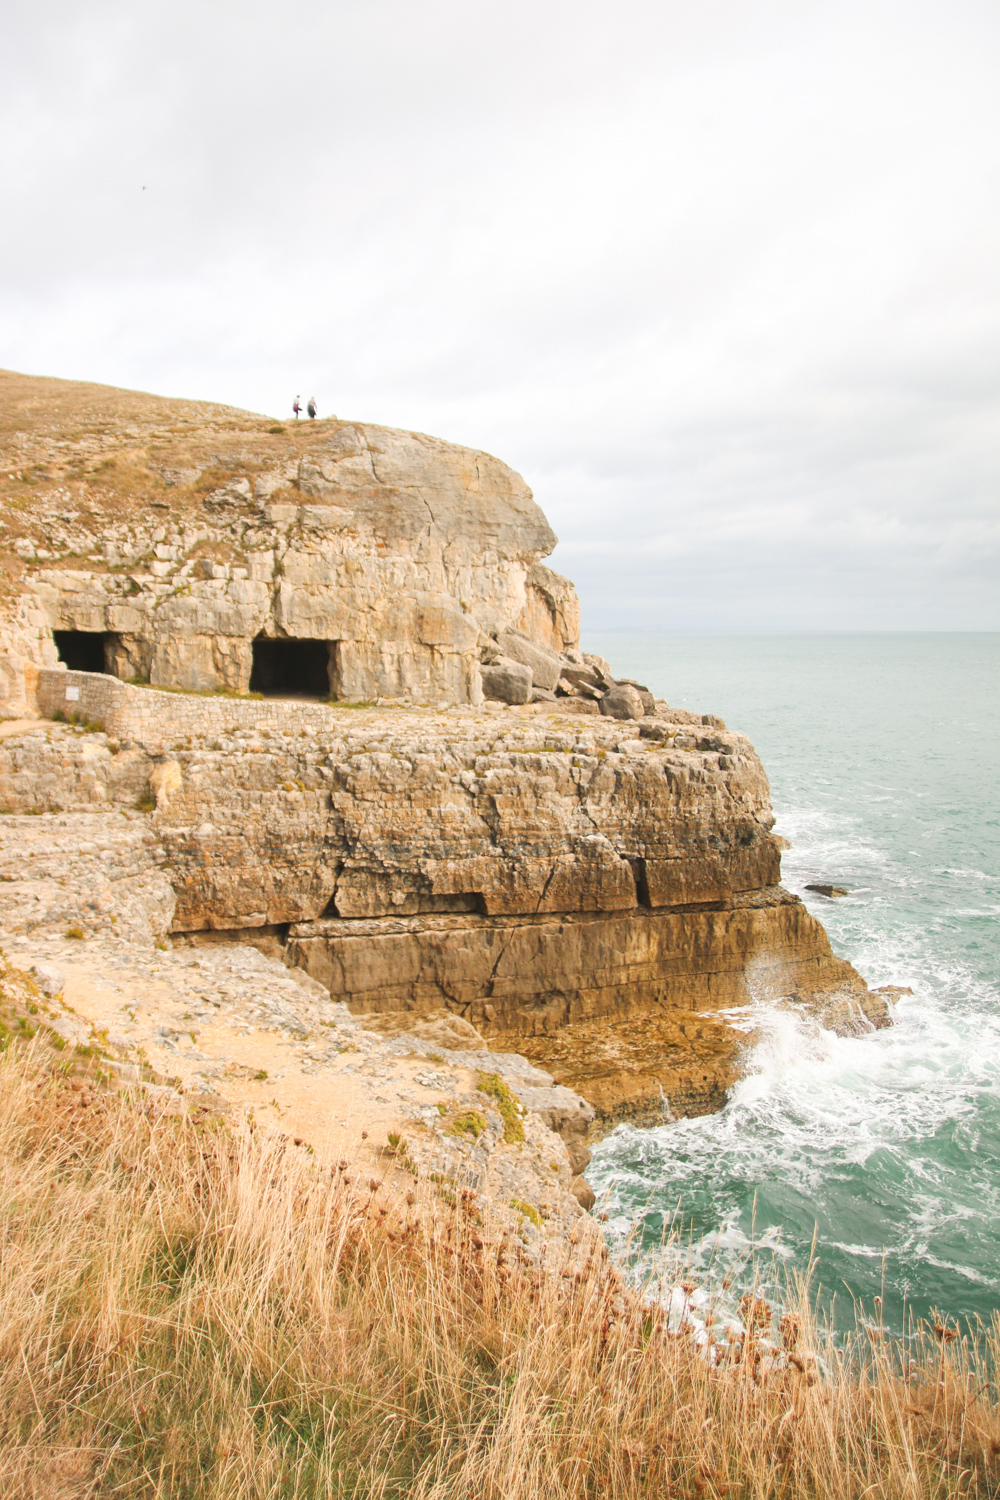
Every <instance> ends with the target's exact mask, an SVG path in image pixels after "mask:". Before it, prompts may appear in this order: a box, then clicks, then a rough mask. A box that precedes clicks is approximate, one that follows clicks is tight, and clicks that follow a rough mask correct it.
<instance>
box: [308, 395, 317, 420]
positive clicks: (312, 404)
mask: <svg viewBox="0 0 1000 1500" xmlns="http://www.w3.org/2000/svg"><path fill="white" fill-rule="evenodd" d="M306 411H307V412H308V413H309V415H310V417H315V415H316V397H315V396H310V397H309V405H308V406H307V407H306Z"/></svg>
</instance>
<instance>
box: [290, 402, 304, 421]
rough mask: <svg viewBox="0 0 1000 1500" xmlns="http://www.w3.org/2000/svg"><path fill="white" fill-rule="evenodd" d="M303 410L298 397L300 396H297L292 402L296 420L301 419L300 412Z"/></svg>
mask: <svg viewBox="0 0 1000 1500" xmlns="http://www.w3.org/2000/svg"><path fill="white" fill-rule="evenodd" d="M301 410H302V408H301V406H300V405H299V398H298V396H296V398H295V400H294V401H293V402H292V411H293V412H294V413H295V420H296V422H297V421H298V420H299V412H300V411H301Z"/></svg>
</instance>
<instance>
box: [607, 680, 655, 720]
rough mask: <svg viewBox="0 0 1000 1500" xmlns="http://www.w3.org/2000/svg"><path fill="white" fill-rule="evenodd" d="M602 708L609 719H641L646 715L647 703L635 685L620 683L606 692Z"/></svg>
mask: <svg viewBox="0 0 1000 1500" xmlns="http://www.w3.org/2000/svg"><path fill="white" fill-rule="evenodd" d="M599 707H600V710H601V713H602V714H604V716H605V718H608V719H641V718H644V717H645V713H646V705H645V704H644V703H643V701H642V698H641V697H640V695H639V693H637V692H636V690H635V688H634V687H629V686H627V685H619V686H618V687H613V688H612V689H611V690H610V692H607V693H605V694H604V697H603V698H602V699H601V701H600V705H599Z"/></svg>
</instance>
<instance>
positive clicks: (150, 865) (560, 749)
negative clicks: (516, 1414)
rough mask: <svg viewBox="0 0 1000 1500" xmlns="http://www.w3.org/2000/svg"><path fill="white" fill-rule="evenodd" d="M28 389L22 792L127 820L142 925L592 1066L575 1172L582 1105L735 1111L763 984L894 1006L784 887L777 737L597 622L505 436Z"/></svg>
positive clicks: (481, 1039) (12, 522)
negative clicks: (484, 439) (762, 740)
mask: <svg viewBox="0 0 1000 1500" xmlns="http://www.w3.org/2000/svg"><path fill="white" fill-rule="evenodd" d="M0 396H2V398H3V399H2V401H0V497H3V498H4V499H5V500H6V505H5V508H4V515H3V518H2V520H3V525H2V526H0V563H2V571H0V719H6V720H7V721H8V722H7V725H6V729H7V731H8V732H7V733H5V734H3V735H0V805H2V806H3V807H4V808H5V809H6V810H7V813H8V815H9V816H14V817H18V816H19V815H29V814H30V815H39V814H41V815H43V816H48V817H55V818H67V817H76V818H82V817H84V816H86V817H93V818H104V819H105V820H109V819H110V821H111V822H113V821H114V818H116V817H119V816H120V814H121V812H123V811H124V812H125V813H126V814H127V816H126V818H125V819H124V820H122V822H123V824H128V825H129V827H130V829H131V830H132V831H131V833H130V834H129V840H128V841H126V842H129V848H130V849H131V851H132V852H131V854H130V855H129V858H130V859H132V865H129V866H128V868H129V869H130V871H131V873H130V874H127V875H126V874H124V873H122V871H121V870H119V872H118V874H117V875H116V877H115V878H116V880H117V886H116V890H117V893H118V894H117V896H116V897H115V901H114V902H112V906H113V907H114V911H115V913H116V916H115V921H116V923H118V924H119V925H118V928H117V930H118V931H119V932H122V933H125V934H126V936H127V937H128V939H129V941H132V942H134V943H137V944H139V945H140V946H141V945H142V943H145V944H146V945H147V947H148V945H149V943H150V942H152V941H154V940H156V941H161V942H163V943H165V944H168V945H169V944H170V943H174V944H176V945H178V947H179V946H180V945H184V944H190V943H201V944H210V943H212V942H214V943H215V944H216V946H220V945H226V946H228V947H229V948H230V949H231V950H233V951H235V950H236V949H239V950H240V952H243V953H244V955H245V954H246V952H247V951H249V950H247V944H248V943H249V944H250V945H251V948H252V949H253V950H254V953H255V956H254V957H252V958H248V957H246V956H244V958H243V959H241V960H240V961H241V962H243V963H244V965H247V964H249V965H250V966H251V967H252V966H253V964H255V963H256V962H257V960H258V959H260V961H261V962H262V963H267V964H272V965H276V964H281V965H283V966H284V967H283V968H282V970H281V972H282V974H285V973H287V972H291V973H293V974H296V975H298V976H300V978H301V980H302V981H303V982H304V983H305V984H306V985H307V986H311V987H312V993H313V996H314V999H315V997H316V996H318V995H320V994H321V995H322V997H323V998H322V1002H320V1001H319V1000H315V1003H316V1004H318V1005H320V1008H321V1010H322V1006H333V1007H335V1008H336V1016H339V1017H340V1021H338V1022H337V1024H338V1025H341V1024H347V1023H346V1022H345V1021H344V1017H348V1018H349V1017H350V1016H354V1017H355V1018H367V1020H366V1026H367V1028H368V1029H367V1030H365V1035H366V1036H368V1037H369V1038H371V1037H372V1035H373V1032H377V1033H378V1036H379V1037H380V1038H381V1040H380V1041H379V1042H378V1045H379V1046H380V1047H388V1048H392V1047H397V1046H400V1047H405V1046H411V1045H417V1046H423V1047H425V1048H427V1047H440V1048H442V1049H443V1054H444V1055H451V1056H454V1057H459V1056H461V1057H463V1058H465V1057H475V1056H480V1057H482V1056H484V1055H485V1053H486V1052H487V1051H490V1053H491V1055H495V1056H500V1057H504V1056H506V1057H513V1056H514V1055H515V1054H520V1053H523V1054H527V1055H528V1059H529V1060H528V1061H526V1060H525V1059H524V1057H523V1056H522V1057H521V1058H520V1060H519V1061H516V1062H510V1063H508V1064H504V1065H503V1066H504V1067H506V1068H507V1071H508V1072H509V1071H510V1070H511V1069H514V1070H515V1072H516V1070H517V1069H522V1070H523V1069H525V1068H527V1069H528V1074H531V1068H532V1066H533V1065H535V1064H542V1065H544V1067H545V1068H546V1069H547V1070H548V1072H549V1073H550V1074H551V1075H552V1077H553V1078H554V1079H555V1080H556V1082H555V1083H554V1084H551V1083H549V1082H545V1081H544V1080H542V1081H540V1080H539V1078H538V1077H535V1076H534V1075H532V1076H533V1078H534V1081H533V1082H532V1081H530V1080H529V1082H528V1083H526V1082H525V1079H526V1078H528V1075H523V1074H519V1075H518V1076H519V1077H520V1079H521V1083H522V1084H524V1085H525V1087H528V1086H530V1087H532V1088H542V1089H544V1088H549V1087H553V1088H559V1087H563V1086H566V1087H570V1086H572V1090H574V1091H575V1092H574V1093H573V1094H572V1097H573V1098H574V1099H576V1100H577V1104H576V1105H573V1106H572V1107H570V1106H567V1107H566V1108H565V1109H564V1108H563V1105H559V1106H558V1108H557V1107H556V1105H555V1104H553V1105H552V1108H553V1109H554V1110H555V1113H554V1114H553V1115H552V1116H551V1120H552V1121H553V1122H557V1117H558V1120H561V1122H562V1123H561V1124H558V1123H557V1124H556V1128H557V1129H559V1130H560V1132H561V1133H562V1134H563V1135H565V1134H566V1132H567V1131H568V1132H569V1134H570V1135H571V1136H573V1137H574V1139H575V1140H576V1142H577V1144H576V1146H574V1147H573V1149H572V1151H571V1152H570V1155H571V1156H572V1166H573V1175H574V1176H577V1177H578V1176H579V1172H580V1163H581V1161H583V1159H584V1157H585V1148H584V1147H583V1146H582V1145H581V1144H580V1139H579V1138H581V1137H582V1134H583V1132H584V1129H586V1130H587V1131H589V1132H590V1133H595V1132H600V1131H602V1130H605V1129H607V1128H608V1126H609V1125H611V1124H613V1123H614V1121H615V1120H618V1119H630V1120H633V1121H636V1122H640V1123H643V1122H649V1121H652V1120H656V1119H659V1118H663V1117H665V1116H666V1115H669V1113H670V1112H673V1113H692V1112H698V1111H700V1110H705V1109H711V1108H716V1107H718V1105H719V1104H720V1103H721V1101H722V1099H723V1098H724V1096H725V1092H726V1089H727V1088H728V1087H729V1085H730V1084H731V1082H732V1080H733V1078H734V1077H735V1076H736V1072H737V1070H738V1068H739V1066H740V1065H741V1052H742V1049H743V1048H745V1046H746V1045H747V1039H748V1037H750V1038H751V1039H752V1027H753V1019H752V1011H753V1008H754V1006H755V1005H758V1004H760V1003H763V1002H767V1003H769V1004H771V1003H783V1004H796V1005H809V1006H812V1007H813V1008H814V1009H816V1010H817V1013H819V1014H820V1015H822V1016H823V1017H824V1018H825V1020H826V1021H827V1022H828V1023H831V1024H834V1025H836V1026H837V1027H838V1028H839V1029H841V1030H850V1029H852V1028H856V1027H859V1026H867V1025H879V1024H884V1023H885V1021H886V1019H887V1015H888V1001H887V1000H886V998H885V997H882V998H880V997H878V996H872V995H871V994H870V993H869V992H868V991H867V989H866V987H865V985H864V983H863V981H862V980H861V978H860V977H859V976H858V975H857V974H856V973H855V972H854V970H853V969H852V968H851V967H850V965H848V964H846V963H844V962H842V961H841V960H839V959H837V958H836V957H835V956H834V955H833V953H832V952H831V950H830V946H829V943H828V941H827V938H826V934H825V933H824V932H823V929H822V927H821V926H820V925H819V924H818V923H817V922H816V921H815V919H814V918H813V917H812V916H810V914H809V913H808V911H807V910H806V909H805V908H804V907H803V906H802V904H801V903H800V902H799V901H798V899H797V898H796V897H794V896H791V895H790V894H789V893H788V892H786V891H785V890H783V889H782V887H781V885H780V848H779V841H778V840H777V839H775V838H774V836H773V834H772V831H771V830H772V825H773V822H774V818H773V814H772V812H771V808H770V800H769V791H768V785H767V778H766V776H765V775H764V771H763V768H762V766H761V764H760V761H759V760H758V758H757V756H756V754H755V753H754V750H753V747H752V746H751V745H750V743H749V741H748V740H747V739H746V738H745V737H744V736H743V735H741V734H738V733H734V732H732V731H730V730H728V729H727V728H726V726H725V724H724V723H723V722H722V721H721V720H719V719H717V718H714V717H713V716H712V715H710V714H705V715H696V714H692V713H685V712H682V711H678V710H675V709H672V708H670V707H669V705H667V704H666V703H664V702H662V701H656V700H654V698H653V695H652V694H651V693H650V692H649V690H648V688H647V687H646V686H645V685H644V684H642V683H638V682H635V681H631V680H627V679H620V678H616V677H615V675H614V673H613V671H612V668H611V666H610V664H609V663H608V662H607V661H605V660H604V659H603V658H601V657H598V656H593V655H588V654H585V653H583V652H581V650H580V649H579V623H580V622H579V605H578V602H577V599H576V594H575V591H574V589H573V585H572V584H571V583H569V582H568V580H566V579H563V578H561V577H560V576H559V575H558V574H556V573H554V572H552V571H551V570H550V569H548V568H547V567H546V566H545V565H544V563H543V561H542V559H543V558H544V557H545V556H547V555H548V553H549V552H550V551H551V550H552V547H553V546H554V545H555V537H554V535H553V533H552V531H551V530H550V528H549V526H548V523H547V522H546V520H545V517H544V516H543V514H542V512H541V511H540V510H539V508H538V506H537V505H536V504H535V502H534V500H533V498H532V495H531V492H530V490H529V489H528V487H527V485H526V484H525V483H524V481H523V480H522V479H521V478H520V476H519V475H517V474H515V473H514V472H513V471H512V470H510V469H509V468H507V467H506V465H504V464H502V463H500V462H499V460H497V459H495V458H492V457H490V456H489V455H488V454H484V453H481V452H478V451H475V450H471V449H467V448H462V447H457V446H455V445H453V444H448V443H443V442H441V441H439V440H438V439H435V438H430V437H426V436H424V435H422V434H418V433H410V432H397V431H394V430H391V429H388V428H384V427H378V426H372V425H370V424H364V423H357V422H342V421H338V420H336V419H330V420H328V421H326V422H322V423H320V422H317V423H310V424H302V426H301V427H299V428H296V427H294V426H293V425H291V424H281V423H274V422H271V421H269V420H268V419H266V418H262V417H257V416H254V415H253V414H250V413H245V412H238V411H234V410H232V409H230V408H224V407H216V406H207V405H201V406H198V405H194V404H192V403H186V402H176V401H164V400H160V399H159V398H154V397H146V396H142V395H139V394H136V393H129V392H121V391H112V390H107V389H105V388H101V387H95V386H77V385H72V384H69V383H66V382H58V381H40V380H32V379H28V378H27V377H21V376H14V375H9V374H7V375H5V374H2V373H0ZM140 684H141V685H140ZM159 689H169V690H170V691H160V690H159ZM211 695H214V696H211ZM304 699H309V700H312V701H301V700H304ZM293 700H299V701H293ZM332 700H340V701H341V703H343V702H344V701H345V700H349V701H351V702H352V703H353V704H354V706H353V707H346V706H337V704H336V703H335V702H333V701H332ZM372 700H375V702H374V704H373V703H372ZM484 700H485V701H484ZM17 715H24V716H25V717H26V718H28V719H30V718H31V717H32V716H36V715H41V716H43V718H44V720H46V721H48V724H49V727H47V728H42V729H38V728H37V727H36V728H31V727H30V726H28V727H27V732H26V733H24V734H21V733H19V732H18V724H17V722H16V717H15V716H17ZM57 719H58V720H62V721H63V726H64V727H62V728H59V727H56V725H55V723H54V722H53V721H55V720H57ZM67 720H72V721H73V722H74V723H75V724H76V725H77V727H76V728H70V727H68V726H67V724H66V721H67ZM12 721H13V722H12ZM138 809H142V810H143V813H142V819H141V821H140V823H139V824H136V816H137V815H138V814H137V810H138ZM27 821H28V819H27V817H25V819H24V822H25V823H26V822H27ZM77 826H78V827H80V828H82V827H83V824H78V825H77ZM115 826H117V825H115ZM140 829H141V830H142V832H141V833H140V832H139V831H138V830H140ZM137 840H138V842H137ZM120 843H121V840H119V841H118V842H117V843H115V841H114V840H112V845H113V847H112V845H109V846H108V850H107V858H108V860H109V865H110V867H111V868H117V865H116V861H118V859H119V857H120V853H121V851H120V848H119V845H120ZM140 846H141V847H140ZM96 848H97V853H98V855H99V857H100V858H101V859H103V858H104V857H105V852H106V851H105V847H104V845H103V844H97V845H96ZM116 851H117V852H116ZM133 865H134V868H133ZM129 882H131V884H130V883H129ZM12 883H13V882H12ZM129 893H131V895H129ZM19 894H20V895H24V896H25V897H26V898H32V897H34V896H37V898H38V899H39V900H42V901H44V900H48V899H50V898H51V900H52V903H53V904H52V906H51V909H52V910H55V911H61V908H60V907H59V898H58V893H57V892H52V891H50V890H48V888H46V889H45V891H41V890H40V891H38V892H31V891H29V890H28V888H27V887H24V889H23V890H21V891H20V892H19ZM127 896H128V898H129V899H127V900H126V899H125V898H126V897H127ZM106 899H110V898H108V897H107V893H106V890H105V886H103V885H101V886H99V889H98V892H97V893H95V895H94V897H93V900H94V901H96V903H97V904H96V906H93V907H92V903H91V902H85V903H83V906H82V908H81V912H80V914H79V915H78V917H77V919H76V921H75V922H74V923H73V925H74V927H77V928H79V930H80V931H82V932H83V933H84V939H83V941H85V942H90V941H91V940H92V939H94V940H96V937H97V934H98V933H99V932H100V933H101V934H102V936H101V941H105V940H107V938H108V934H107V933H106V932H105V930H104V929H105V927H109V926H110V925H112V924H111V918H110V916H108V915H107V911H108V910H110V908H108V909H107V910H106V908H105V906H104V905H102V902H105V901H106ZM72 904H73V903H72V901H70V902H69V905H72ZM2 905H3V902H2V901H0V907H2ZM77 905H78V906H79V905H80V903H79V902H77ZM68 910H69V907H67V912H68ZM87 913H90V915H87ZM105 917H107V921H105ZM91 918H93V920H91ZM60 920H68V917H66V916H65V915H64V916H63V917H61V918H60ZM11 921H13V915H12V916H11ZM102 923H103V924H104V925H103V926H102ZM144 923H145V924H146V926H144V925H143V924H144ZM151 923H152V925H149V924H151ZM22 930H23V931H26V930H27V929H26V928H23V929H22ZM88 934H89V936H88ZM247 972H249V969H248V971H247ZM283 982H286V983H287V982H291V981H283ZM345 1007H346V1008H345ZM330 1015H331V1016H333V1015H334V1012H332V1011H331V1012H330ZM314 1020H315V1023H316V1024H317V1025H320V1024H325V1023H324V1022H323V1018H322V1016H321V1015H320V1012H319V1011H317V1013H316V1017H315V1018H314ZM311 1024H312V1023H311ZM351 1024H352V1025H353V1024H354V1022H351ZM364 1045H365V1046H366V1047H374V1046H375V1041H374V1040H371V1041H369V1042H365V1044H364ZM386 1055H388V1054H386ZM379 1056H383V1054H381V1053H380V1054H379ZM327 1062H328V1063H329V1065H330V1066H331V1067H332V1066H333V1059H332V1056H331V1057H330V1058H328V1059H327ZM323 1065H324V1066H325V1065H326V1064H323ZM469 1066H470V1067H471V1066H472V1065H471V1064H469ZM491 1066H492V1065H491ZM500 1066H501V1065H500V1064H496V1066H495V1068H494V1071H496V1070H497V1069H499V1068H500ZM512 1076H513V1075H512ZM578 1096H583V1098H585V1099H587V1100H589V1101H590V1103H589V1104H588V1105H586V1106H584V1105H579V1097H578ZM568 1097H569V1096H567V1098H568ZM536 1103H537V1101H536ZM550 1103H551V1101H550ZM563 1104H565V1100H564V1101H563ZM578 1106H579V1107H578ZM470 1108H472V1106H470ZM540 1108H541V1106H540V1105H539V1109H540ZM567 1109H568V1113H567ZM574 1110H575V1111H576V1113H575V1114H574ZM581 1110H582V1111H583V1114H581V1113H580V1111H581ZM560 1111H561V1113H560ZM536 1112H537V1111H536ZM473 1113H475V1111H473ZM584 1115H586V1120H585V1127H584V1126H581V1125H580V1120H581V1119H583V1118H584ZM571 1116H572V1118H573V1120H574V1121H575V1123H574V1124H573V1125H572V1128H570V1123H569V1122H570V1117H571ZM476 1117H477V1118H478V1117H479V1116H478V1114H477V1116H476ZM484 1118H485V1117H484ZM539 1118H540V1116H539ZM540 1128H541V1127H540ZM545 1128H548V1127H547V1126H546V1127H545ZM567 1150H570V1148H569V1147H567ZM567 1159H569V1158H567ZM578 1186H579V1185H578ZM583 1196H584V1197H585V1196H586V1194H583Z"/></svg>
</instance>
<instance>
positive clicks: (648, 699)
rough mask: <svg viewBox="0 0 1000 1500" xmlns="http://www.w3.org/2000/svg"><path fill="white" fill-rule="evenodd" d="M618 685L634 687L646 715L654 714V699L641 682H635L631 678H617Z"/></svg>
mask: <svg viewBox="0 0 1000 1500" xmlns="http://www.w3.org/2000/svg"><path fill="white" fill-rule="evenodd" d="M618 683H619V686H621V687H634V688H635V690H636V692H637V693H638V694H639V697H640V698H641V699H642V703H643V708H644V709H645V711H646V713H647V714H655V713H656V699H655V698H654V697H653V695H652V693H651V692H650V691H649V688H648V687H643V685H642V683H641V682H636V681H635V680H634V679H633V678H631V677H619V679H618Z"/></svg>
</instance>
